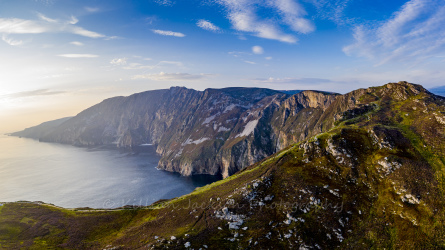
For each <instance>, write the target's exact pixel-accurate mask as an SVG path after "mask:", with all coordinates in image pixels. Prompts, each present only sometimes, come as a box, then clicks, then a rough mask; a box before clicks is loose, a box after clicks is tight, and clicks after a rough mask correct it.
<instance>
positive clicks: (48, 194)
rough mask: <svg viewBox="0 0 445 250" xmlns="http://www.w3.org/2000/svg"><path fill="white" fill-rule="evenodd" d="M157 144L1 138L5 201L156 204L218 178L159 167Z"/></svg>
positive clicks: (0, 189)
mask: <svg viewBox="0 0 445 250" xmlns="http://www.w3.org/2000/svg"><path fill="white" fill-rule="evenodd" d="M158 161H159V156H158V155H156V153H155V149H154V147H152V146H144V147H140V148H139V149H138V150H137V152H134V151H133V152H129V151H127V152H123V151H118V150H116V149H103V148H94V149H91V148H90V149H87V148H78V147H73V146H69V145H61V144H54V143H43V142H38V141H36V140H32V139H25V138H18V137H10V136H3V135H1V136H0V201H3V202H8V201H18V200H27V201H43V202H46V203H53V204H55V205H57V206H62V207H66V208H76V207H92V208H116V207H120V206H124V205H144V206H145V205H150V204H151V203H153V202H155V201H157V200H159V199H170V198H174V197H178V196H181V195H184V194H187V193H190V192H191V191H193V190H194V189H195V188H196V187H200V186H203V185H206V184H209V183H211V182H214V181H216V180H218V178H217V177H213V176H207V175H201V176H193V177H183V176H180V175H179V174H176V173H169V172H165V171H159V170H157V169H156V168H155V167H156V166H157V163H158Z"/></svg>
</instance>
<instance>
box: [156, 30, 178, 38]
mask: <svg viewBox="0 0 445 250" xmlns="http://www.w3.org/2000/svg"><path fill="white" fill-rule="evenodd" d="M152 31H153V33H156V34H159V35H163V36H175V37H185V35H184V34H182V33H180V32H173V31H168V30H152Z"/></svg>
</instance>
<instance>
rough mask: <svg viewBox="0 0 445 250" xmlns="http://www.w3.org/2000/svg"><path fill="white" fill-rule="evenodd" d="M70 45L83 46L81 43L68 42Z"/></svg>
mask: <svg viewBox="0 0 445 250" xmlns="http://www.w3.org/2000/svg"><path fill="white" fill-rule="evenodd" d="M70 44H72V45H76V46H83V45H84V44H83V43H81V42H78V41H72V42H70Z"/></svg>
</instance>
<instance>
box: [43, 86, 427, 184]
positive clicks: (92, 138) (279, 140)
mask: <svg viewBox="0 0 445 250" xmlns="http://www.w3.org/2000/svg"><path fill="white" fill-rule="evenodd" d="M395 90H397V91H395ZM420 92H427V91H426V90H425V89H423V88H422V87H421V86H419V85H414V84H409V83H406V82H400V83H390V84H387V85H385V86H383V87H377V88H369V89H359V90H356V91H353V92H350V93H347V94H345V95H339V94H334V93H326V92H319V91H301V92H297V93H296V94H293V95H290V94H286V93H283V92H280V91H275V90H270V89H261V88H226V89H207V90H205V91H196V90H192V89H187V88H183V87H174V88H170V89H165V90H155V91H147V92H143V93H138V94H134V95H131V96H128V97H115V98H110V99H107V100H104V101H103V102H101V103H99V104H97V105H95V106H93V107H91V108H89V109H87V110H85V111H83V112H81V113H80V114H78V115H77V116H75V117H73V118H71V119H70V120H69V121H67V122H64V123H63V124H61V125H60V126H58V127H57V128H55V129H53V130H51V131H49V132H48V133H46V134H45V136H42V137H40V139H41V140H42V141H47V142H59V143H68V144H73V145H77V146H92V145H103V144H115V145H116V146H118V147H132V146H136V145H140V144H153V145H155V146H156V148H157V152H158V153H159V154H160V155H161V156H162V158H161V160H160V162H159V168H160V169H164V170H167V171H173V172H179V173H181V174H182V175H192V174H212V175H217V174H221V175H222V176H223V177H227V176H230V175H232V174H233V173H235V172H237V171H239V170H241V169H243V168H245V167H247V166H249V165H251V164H254V163H256V162H258V161H260V160H262V159H264V158H265V157H267V156H270V155H272V154H274V153H276V152H278V151H279V150H281V149H283V148H286V147H287V146H289V145H292V144H293V143H296V142H300V141H302V140H305V139H306V138H308V137H311V136H314V135H316V134H318V133H321V132H326V131H328V130H330V129H331V128H332V127H333V126H334V125H335V124H336V123H338V122H340V121H341V120H342V119H345V117H349V116H354V115H357V114H364V113H368V112H371V111H373V110H375V109H377V108H378V107H377V106H376V105H375V104H373V101H377V100H386V99H388V98H392V99H395V100H403V98H407V96H409V95H411V94H415V93H420ZM288 93H289V92H288ZM389 93H397V95H395V96H388V95H390V94H389Z"/></svg>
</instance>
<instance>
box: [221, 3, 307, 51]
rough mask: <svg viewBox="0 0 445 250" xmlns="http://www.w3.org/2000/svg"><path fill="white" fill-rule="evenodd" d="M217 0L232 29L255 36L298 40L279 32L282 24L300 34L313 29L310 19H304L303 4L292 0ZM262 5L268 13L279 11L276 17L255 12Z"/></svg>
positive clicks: (289, 41) (291, 40) (291, 35)
mask: <svg viewBox="0 0 445 250" xmlns="http://www.w3.org/2000/svg"><path fill="white" fill-rule="evenodd" d="M218 3H220V4H221V5H223V6H224V7H225V8H226V10H227V12H228V14H227V17H228V19H229V20H230V22H231V23H232V25H233V28H234V29H236V30H238V31H241V32H248V33H251V34H252V35H254V36H257V37H261V38H267V39H273V40H278V41H281V42H287V43H296V42H297V41H298V39H297V38H296V37H295V35H293V34H287V33H285V32H283V31H282V30H283V28H282V27H281V25H282V24H284V25H286V26H288V27H289V28H290V29H291V30H293V31H294V32H297V33H303V34H307V33H310V32H312V31H313V30H314V29H315V26H314V25H313V24H312V22H311V21H310V20H308V19H306V18H304V16H305V15H306V11H305V10H304V8H303V6H302V5H300V4H299V3H298V2H296V1H294V0H275V1H261V0H218ZM261 8H263V9H264V8H266V9H267V10H268V12H269V13H271V14H278V17H279V18H278V19H277V18H260V17H259V16H258V15H257V14H256V13H257V12H259V10H260V9H261ZM263 12H264V11H263Z"/></svg>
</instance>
